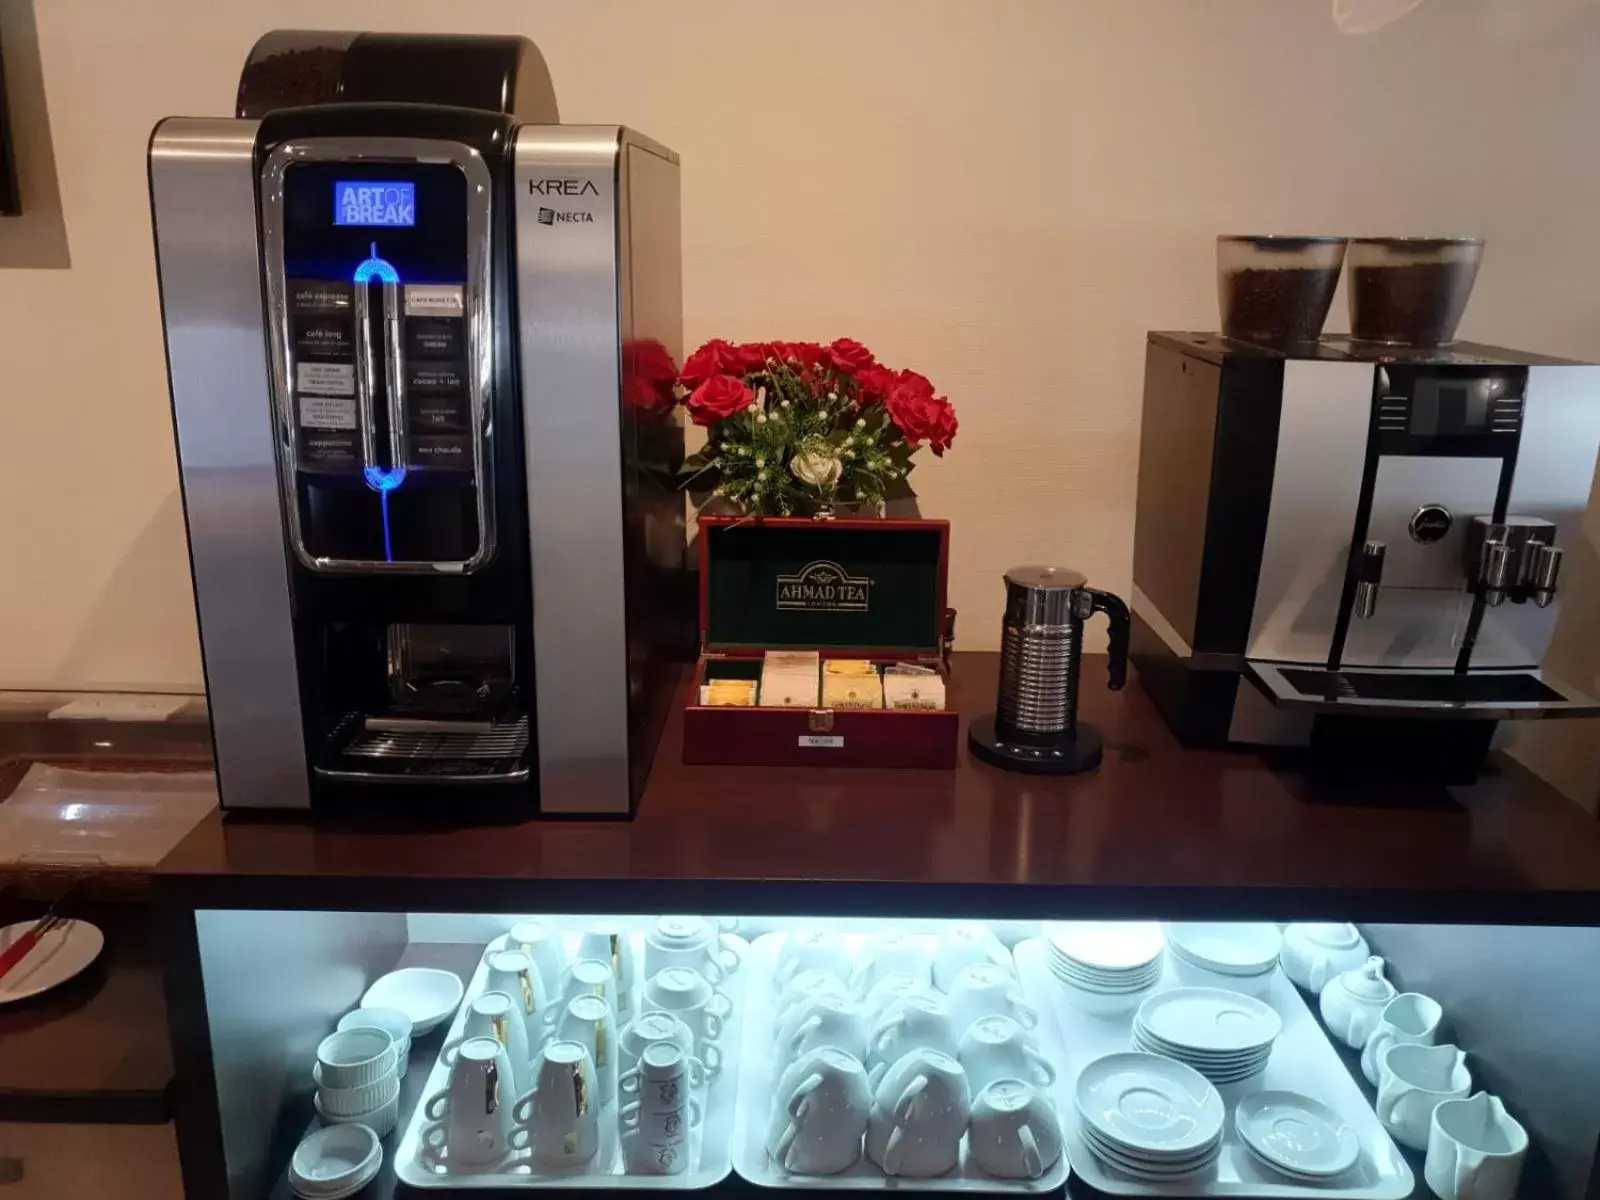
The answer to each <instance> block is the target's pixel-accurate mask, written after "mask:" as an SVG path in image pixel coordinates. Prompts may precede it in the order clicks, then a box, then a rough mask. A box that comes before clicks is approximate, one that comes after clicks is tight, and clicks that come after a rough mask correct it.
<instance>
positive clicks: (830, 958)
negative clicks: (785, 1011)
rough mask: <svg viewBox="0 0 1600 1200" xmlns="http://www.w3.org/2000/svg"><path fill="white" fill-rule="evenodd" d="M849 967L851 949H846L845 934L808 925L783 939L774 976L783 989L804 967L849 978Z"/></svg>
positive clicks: (805, 969) (840, 977)
mask: <svg viewBox="0 0 1600 1200" xmlns="http://www.w3.org/2000/svg"><path fill="white" fill-rule="evenodd" d="M850 967H851V964H850V952H849V951H848V950H847V949H845V944H844V939H843V938H841V937H840V936H839V935H838V934H837V933H824V932H823V931H821V930H817V929H806V930H801V931H800V932H798V933H791V934H789V935H788V936H787V937H785V938H784V939H783V945H782V946H781V947H780V948H779V950H778V965H777V967H776V968H775V970H774V972H773V976H772V980H773V983H774V984H775V985H776V986H777V987H778V989H779V990H780V991H781V990H782V989H783V988H784V987H786V986H787V985H788V983H789V981H790V980H791V979H793V978H794V977H795V976H796V975H798V974H800V972H801V971H826V972H828V973H829V974H830V975H837V976H838V977H839V979H840V980H841V981H848V980H849V978H850Z"/></svg>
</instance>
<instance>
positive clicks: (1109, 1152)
mask: <svg viewBox="0 0 1600 1200" xmlns="http://www.w3.org/2000/svg"><path fill="white" fill-rule="evenodd" d="M1081 1131H1082V1133H1083V1135H1084V1136H1083V1141H1084V1144H1085V1145H1086V1146H1088V1148H1089V1153H1091V1154H1093V1155H1094V1156H1095V1157H1096V1158H1098V1159H1099V1160H1100V1161H1101V1162H1103V1163H1106V1164H1108V1165H1110V1166H1112V1167H1115V1168H1116V1169H1117V1170H1119V1171H1121V1172H1122V1173H1123V1174H1125V1175H1133V1176H1135V1177H1137V1178H1140V1179H1159V1180H1175V1179H1188V1178H1190V1177H1191V1176H1194V1175H1198V1174H1200V1173H1201V1172H1202V1171H1205V1170H1208V1169H1209V1168H1210V1167H1212V1166H1214V1165H1215V1164H1216V1161H1217V1159H1219V1158H1221V1157H1222V1142H1221V1140H1220V1139H1219V1140H1218V1141H1216V1142H1213V1143H1212V1144H1211V1145H1210V1146H1209V1147H1207V1148H1206V1149H1205V1150H1203V1151H1201V1152H1200V1153H1198V1154H1196V1155H1194V1156H1192V1157H1190V1158H1185V1159H1174V1160H1172V1161H1170V1162H1162V1161H1160V1160H1156V1159H1148V1158H1140V1157H1138V1156H1137V1155H1134V1154H1131V1153H1129V1152H1128V1151H1126V1150H1120V1149H1118V1148H1117V1147H1115V1146H1111V1145H1108V1144H1107V1143H1106V1142H1104V1141H1102V1140H1101V1139H1100V1138H1098V1137H1096V1136H1095V1135H1094V1134H1093V1133H1092V1131H1091V1130H1090V1129H1089V1128H1088V1127H1087V1126H1084V1127H1082V1130H1081Z"/></svg>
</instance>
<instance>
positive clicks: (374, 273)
mask: <svg viewBox="0 0 1600 1200" xmlns="http://www.w3.org/2000/svg"><path fill="white" fill-rule="evenodd" d="M374 279H376V280H377V281H378V282H379V283H399V282H400V272H399V271H396V270H395V269H394V267H393V265H391V264H390V263H389V261H388V260H387V259H382V258H379V257H378V243H377V242H373V243H372V257H371V258H367V259H363V260H362V261H361V264H360V265H359V266H358V267H356V274H355V281H356V282H357V283H371V282H372V281H373V280H374Z"/></svg>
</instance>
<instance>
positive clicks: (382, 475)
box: [361, 466, 406, 492]
mask: <svg viewBox="0 0 1600 1200" xmlns="http://www.w3.org/2000/svg"><path fill="white" fill-rule="evenodd" d="M361 477H362V478H363V479H365V480H366V481H367V486H368V487H369V488H371V489H372V490H373V491H375V492H392V491H394V490H395V488H397V487H399V486H400V485H401V484H402V483H404V482H405V481H406V469H405V467H403V466H400V467H390V468H389V469H388V470H384V469H383V468H382V467H362V468H361Z"/></svg>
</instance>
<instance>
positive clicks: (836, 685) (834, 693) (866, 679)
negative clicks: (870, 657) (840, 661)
mask: <svg viewBox="0 0 1600 1200" xmlns="http://www.w3.org/2000/svg"><path fill="white" fill-rule="evenodd" d="M865 665H866V666H868V667H872V664H871V663H867V664H865ZM822 707H823V708H882V707H883V681H882V680H881V679H879V678H878V672H877V670H876V669H875V668H874V669H872V670H870V671H868V672H867V673H866V674H864V675H863V674H856V673H851V672H837V671H825V672H824V673H823V676H822Z"/></svg>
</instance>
